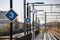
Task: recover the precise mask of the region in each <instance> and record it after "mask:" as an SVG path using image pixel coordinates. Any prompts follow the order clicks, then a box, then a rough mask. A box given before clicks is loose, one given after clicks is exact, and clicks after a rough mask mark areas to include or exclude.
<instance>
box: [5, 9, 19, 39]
mask: <svg viewBox="0 0 60 40" xmlns="http://www.w3.org/2000/svg"><path fill="white" fill-rule="evenodd" d="M17 16H18V15H17V14H16V13H15V11H14V10H12V9H10V10H9V11H8V13H7V14H6V17H7V18H8V19H9V20H10V21H11V22H10V40H12V27H13V22H12V21H13V20H14V19H15V18H16V17H17Z"/></svg>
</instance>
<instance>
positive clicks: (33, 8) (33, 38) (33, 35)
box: [32, 3, 34, 40]
mask: <svg viewBox="0 0 60 40" xmlns="http://www.w3.org/2000/svg"><path fill="white" fill-rule="evenodd" d="M32 7H33V9H34V3H33V6H32ZM33 40H34V14H33Z"/></svg>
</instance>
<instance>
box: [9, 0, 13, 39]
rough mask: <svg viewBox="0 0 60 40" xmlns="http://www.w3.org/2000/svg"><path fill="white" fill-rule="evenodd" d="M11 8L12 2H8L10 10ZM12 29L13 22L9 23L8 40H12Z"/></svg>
mask: <svg viewBox="0 0 60 40" xmlns="http://www.w3.org/2000/svg"><path fill="white" fill-rule="evenodd" d="M11 8H12V0H10V9H11ZM12 27H13V22H10V40H12Z"/></svg>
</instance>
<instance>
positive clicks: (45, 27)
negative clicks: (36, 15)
mask: <svg viewBox="0 0 60 40" xmlns="http://www.w3.org/2000/svg"><path fill="white" fill-rule="evenodd" d="M45 32H46V12H45Z"/></svg>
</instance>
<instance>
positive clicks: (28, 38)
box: [14, 33, 32, 40]
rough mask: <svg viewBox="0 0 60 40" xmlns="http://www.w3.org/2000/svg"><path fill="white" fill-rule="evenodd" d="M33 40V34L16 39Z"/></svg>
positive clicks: (16, 39)
mask: <svg viewBox="0 0 60 40" xmlns="http://www.w3.org/2000/svg"><path fill="white" fill-rule="evenodd" d="M31 39H32V33H30V34H28V35H25V36H23V37H21V38H15V39H14V40H31Z"/></svg>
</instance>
